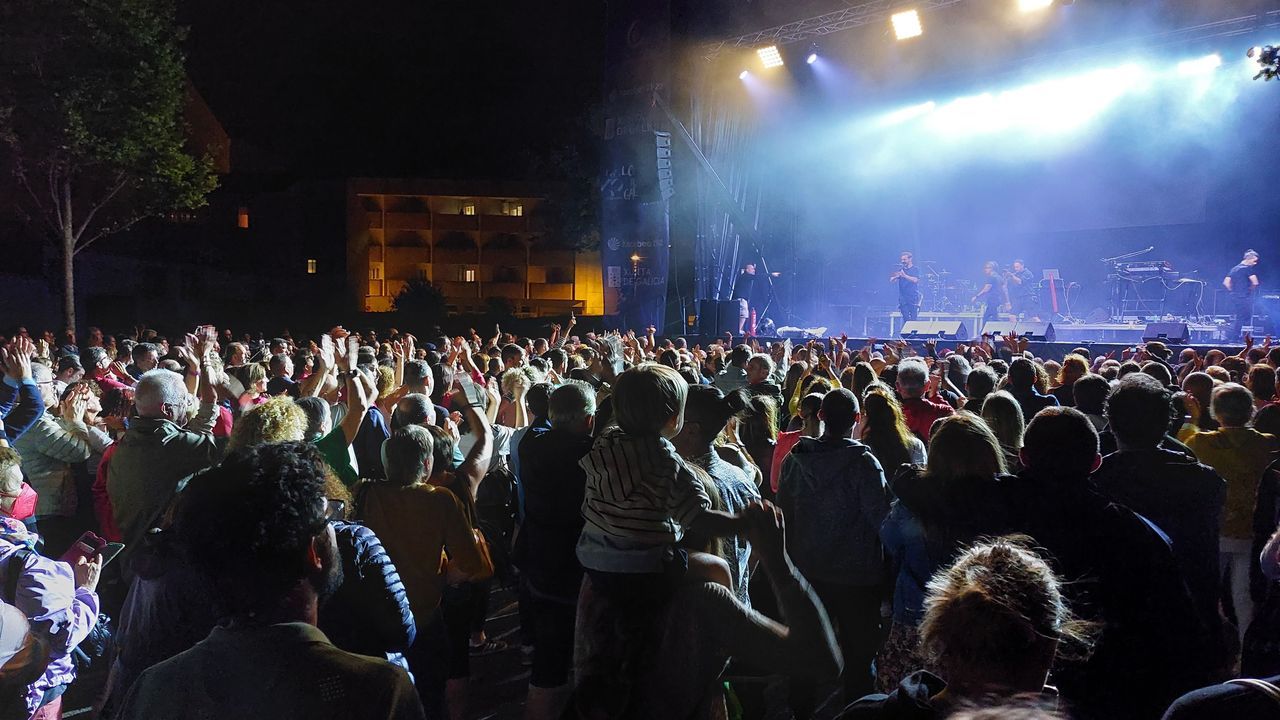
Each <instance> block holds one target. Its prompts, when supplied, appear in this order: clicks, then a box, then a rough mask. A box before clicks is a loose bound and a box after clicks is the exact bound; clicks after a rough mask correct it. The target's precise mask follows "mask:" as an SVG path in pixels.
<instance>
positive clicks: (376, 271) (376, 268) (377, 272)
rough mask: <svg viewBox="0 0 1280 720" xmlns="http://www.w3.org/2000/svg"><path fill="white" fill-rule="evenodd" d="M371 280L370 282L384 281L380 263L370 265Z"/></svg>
mask: <svg viewBox="0 0 1280 720" xmlns="http://www.w3.org/2000/svg"><path fill="white" fill-rule="evenodd" d="M369 279H370V280H381V279H382V263H380V262H371V263H369Z"/></svg>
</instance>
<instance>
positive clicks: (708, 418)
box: [675, 385, 750, 453]
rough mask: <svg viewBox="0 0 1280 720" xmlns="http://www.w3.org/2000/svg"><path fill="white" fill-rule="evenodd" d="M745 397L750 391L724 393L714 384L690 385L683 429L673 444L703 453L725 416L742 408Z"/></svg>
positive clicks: (727, 416)
mask: <svg viewBox="0 0 1280 720" xmlns="http://www.w3.org/2000/svg"><path fill="white" fill-rule="evenodd" d="M749 398H750V393H749V392H748V391H746V390H744V389H741V388H739V389H738V390H734V391H733V392H731V393H729V394H728V395H725V394H724V393H722V392H720V389H719V388H717V387H715V386H714V385H695V386H692V387H690V388H689V398H688V400H687V401H686V402H685V406H684V428H683V429H682V430H681V431H680V435H678V436H677V437H676V439H675V443H676V447H678V448H680V449H681V451H682V452H690V451H692V452H699V453H703V452H706V451H707V450H708V449H710V447H711V444H712V443H713V442H715V439H716V438H717V437H719V436H720V433H722V432H724V428H725V426H726V425H728V424H729V418H731V417H733V416H734V415H737V414H738V413H740V412H742V411H743V409H745V408H746V406H747V401H748V399H749Z"/></svg>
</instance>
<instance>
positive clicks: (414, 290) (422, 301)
mask: <svg viewBox="0 0 1280 720" xmlns="http://www.w3.org/2000/svg"><path fill="white" fill-rule="evenodd" d="M392 304H393V305H394V307H395V310H396V313H397V314H399V315H400V317H401V318H402V319H403V321H404V322H405V323H406V324H409V325H410V326H412V327H423V326H426V325H436V324H439V323H440V320H442V319H443V318H444V315H445V300H444V293H443V292H441V291H440V288H438V287H436V286H435V285H432V284H431V283H429V282H427V281H426V280H410V281H409V282H407V283H405V284H404V287H403V288H401V289H400V292H399V293H397V294H396V297H395V300H394V301H392Z"/></svg>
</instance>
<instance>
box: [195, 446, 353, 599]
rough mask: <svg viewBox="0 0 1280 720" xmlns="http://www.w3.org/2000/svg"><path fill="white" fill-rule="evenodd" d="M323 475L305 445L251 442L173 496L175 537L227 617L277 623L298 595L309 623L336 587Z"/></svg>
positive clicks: (338, 575) (338, 573) (338, 577)
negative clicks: (210, 585)
mask: <svg viewBox="0 0 1280 720" xmlns="http://www.w3.org/2000/svg"><path fill="white" fill-rule="evenodd" d="M326 470H327V467H326V465H325V462H324V459H323V458H322V457H321V456H320V453H319V452H318V451H317V450H316V449H315V447H314V446H312V445H310V444H308V443H301V442H288V443H278V444H272V445H259V446H256V447H251V448H246V449H244V450H241V451H238V452H233V453H231V454H230V455H228V456H227V458H226V459H224V460H223V461H222V463H220V464H219V465H217V466H215V467H213V468H211V469H209V470H206V471H204V472H202V473H200V474H198V475H196V476H195V477H194V478H192V479H191V481H190V482H189V483H188V484H187V487H186V489H185V490H183V492H182V493H181V494H180V495H179V496H178V507H177V511H176V519H175V523H174V527H175V529H176V532H177V535H178V538H179V539H180V540H181V542H182V544H183V546H184V547H185V548H186V552H187V555H188V557H189V559H190V561H191V563H192V566H193V567H194V568H196V569H197V570H199V571H202V572H203V573H205V574H206V575H208V577H209V578H210V579H211V580H212V581H213V583H214V585H215V587H216V589H217V591H218V599H219V600H220V601H221V602H223V603H225V604H226V608H225V609H226V610H228V611H229V612H231V613H232V614H233V615H239V616H257V617H261V618H264V619H265V620H266V621H269V622H280V621H283V620H282V619H274V618H275V617H276V613H277V612H278V611H279V610H280V609H281V608H282V607H288V608H290V609H291V608H292V606H293V604H294V603H295V601H296V599H297V598H298V593H299V592H301V593H302V597H303V598H304V599H306V598H309V601H307V602H305V603H303V605H304V606H305V607H306V608H309V609H308V610H306V611H307V612H308V613H309V614H310V618H307V619H308V620H309V621H311V622H314V619H315V617H314V612H315V607H316V605H317V604H318V603H319V601H320V600H322V599H323V598H325V597H327V596H328V595H330V594H332V592H333V591H334V590H335V589H336V588H337V586H338V585H339V584H341V581H342V563H341V561H340V559H339V555H338V549H337V543H336V540H335V538H334V534H333V529H332V527H331V525H330V524H329V522H328V519H329V517H330V516H331V515H332V514H333V512H334V510H333V508H332V507H331V504H330V503H328V502H327V498H326V497H325V493H324V488H325V480H326ZM291 619H294V618H291Z"/></svg>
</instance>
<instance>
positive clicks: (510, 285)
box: [484, 282, 524, 300]
mask: <svg viewBox="0 0 1280 720" xmlns="http://www.w3.org/2000/svg"><path fill="white" fill-rule="evenodd" d="M484 294H485V296H486V297H500V298H507V299H508V300H523V299H524V283H522V282H487V283H485V284H484Z"/></svg>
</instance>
